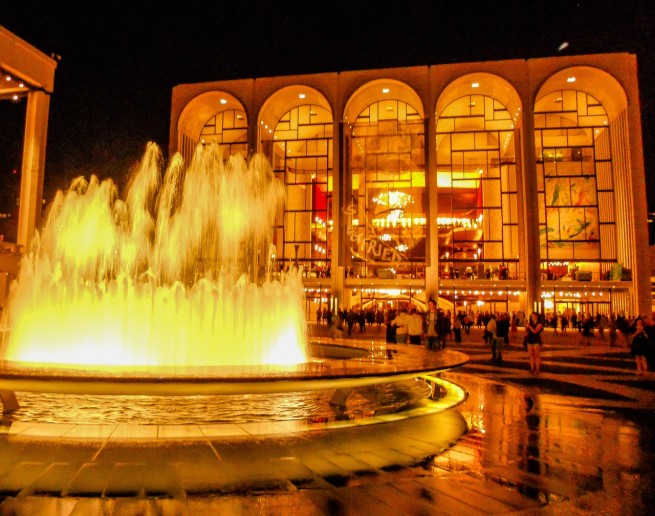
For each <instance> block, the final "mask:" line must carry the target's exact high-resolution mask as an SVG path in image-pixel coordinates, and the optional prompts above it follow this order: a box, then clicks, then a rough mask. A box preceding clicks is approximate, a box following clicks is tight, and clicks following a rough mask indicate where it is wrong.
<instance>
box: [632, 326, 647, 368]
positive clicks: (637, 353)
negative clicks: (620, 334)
mask: <svg viewBox="0 0 655 516" xmlns="http://www.w3.org/2000/svg"><path fill="white" fill-rule="evenodd" d="M649 348H650V338H649V337H648V334H647V333H646V330H645V329H644V320H643V319H642V318H641V317H639V318H638V319H637V320H636V321H635V332H634V333H633V334H632V339H630V354H631V355H632V356H633V357H635V362H636V363H637V374H640V375H641V374H646V373H647V372H648V362H647V360H646V356H647V355H648V352H649V350H650V349H649Z"/></svg>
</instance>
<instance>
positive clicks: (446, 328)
mask: <svg viewBox="0 0 655 516" xmlns="http://www.w3.org/2000/svg"><path fill="white" fill-rule="evenodd" d="M449 335H450V317H449V316H447V315H446V314H444V313H443V311H442V310H437V338H438V341H439V349H446V342H447V340H448V336H449Z"/></svg>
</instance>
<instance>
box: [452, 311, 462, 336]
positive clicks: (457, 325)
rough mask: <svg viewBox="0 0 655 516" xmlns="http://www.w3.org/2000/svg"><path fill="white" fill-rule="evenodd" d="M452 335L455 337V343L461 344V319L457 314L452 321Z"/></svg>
mask: <svg viewBox="0 0 655 516" xmlns="http://www.w3.org/2000/svg"><path fill="white" fill-rule="evenodd" d="M453 334H454V335H455V342H462V318H461V317H460V315H459V314H457V315H456V316H455V319H453Z"/></svg>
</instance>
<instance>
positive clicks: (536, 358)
mask: <svg viewBox="0 0 655 516" xmlns="http://www.w3.org/2000/svg"><path fill="white" fill-rule="evenodd" d="M543 330H544V326H543V324H541V321H540V320H539V315H538V314H537V312H532V313H531V314H530V319H529V320H528V322H527V324H526V325H525V332H526V337H527V339H526V340H527V347H528V353H529V354H530V372H531V373H532V374H539V372H540V371H541V332H542V331H543Z"/></svg>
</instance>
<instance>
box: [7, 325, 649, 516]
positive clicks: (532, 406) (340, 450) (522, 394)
mask: <svg viewBox="0 0 655 516" xmlns="http://www.w3.org/2000/svg"><path fill="white" fill-rule="evenodd" d="M382 333H383V331H382ZM380 336H381V335H380V333H378V331H377V330H376V329H367V331H366V332H365V334H363V335H362V334H355V335H353V339H355V338H361V337H366V338H369V339H373V338H378V337H380ZM349 340H351V339H348V338H346V339H344V342H346V343H348V341H349ZM545 341H546V344H545V346H544V350H543V353H542V356H543V365H542V372H541V374H539V375H537V376H535V375H531V374H529V365H528V356H527V352H526V351H524V350H523V348H522V347H521V346H520V345H519V343H518V339H517V342H516V343H512V344H511V345H510V347H509V348H508V349H506V350H505V351H504V361H503V364H502V366H498V365H495V364H493V363H492V362H491V360H490V358H491V357H490V350H489V349H488V348H486V347H485V346H484V344H483V343H482V339H481V334H480V332H479V330H475V329H474V330H473V331H472V333H471V335H469V336H465V337H464V342H462V343H461V344H454V343H453V345H452V347H453V348H454V349H456V350H459V351H462V352H464V353H466V354H467V355H468V356H469V357H470V360H469V362H468V363H466V364H465V365H464V366H462V367H459V368H456V369H454V370H451V371H449V372H446V373H442V375H441V376H442V377H443V378H444V379H447V380H450V381H452V382H454V383H455V384H457V385H460V386H462V387H463V388H464V389H465V390H466V392H467V397H466V399H465V401H464V402H463V403H461V404H460V405H459V406H457V407H456V408H454V409H451V410H447V411H439V410H434V411H425V412H424V413H423V414H418V415H416V414H415V415H413V417H406V418H402V417H398V418H394V417H392V415H386V416H381V417H380V418H375V417H372V418H362V419H361V420H358V421H354V422H344V421H326V422H315V423H313V424H304V425H301V428H299V427H298V425H294V424H293V423H290V422H286V423H285V422H278V423H275V422H268V423H266V422H260V423H250V424H243V425H216V426H214V427H203V428H199V427H198V425H120V428H117V427H116V426H112V425H105V426H103V425H89V426H83V425H70V424H69V425H62V424H58V425H48V424H40V425H39V424H29V423H20V422H12V421H11V419H10V416H6V417H5V418H3V421H2V425H0V514H58V515H59V514H61V515H68V514H317V515H318V514H376V513H377V514H563V513H567V514H649V513H650V512H651V511H650V510H649V508H650V507H652V506H653V502H654V500H653V498H654V496H653V488H654V487H655V449H654V448H655V439H653V437H654V436H653V433H654V432H655V424H654V423H655V417H654V414H655V412H653V409H655V375H653V376H650V375H648V376H643V377H642V376H637V375H636V374H635V364H634V360H633V359H632V358H631V357H630V355H629V353H628V350H627V348H626V347H618V348H610V347H609V346H608V345H607V342H606V341H604V340H601V339H599V338H596V340H595V341H594V342H593V345H592V346H581V345H580V343H579V342H578V339H577V334H575V333H572V334H569V335H568V336H564V337H562V336H555V335H553V334H552V333H549V334H547V335H546V336H545ZM392 360H393V359H392ZM374 423H376V424H374Z"/></svg>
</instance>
